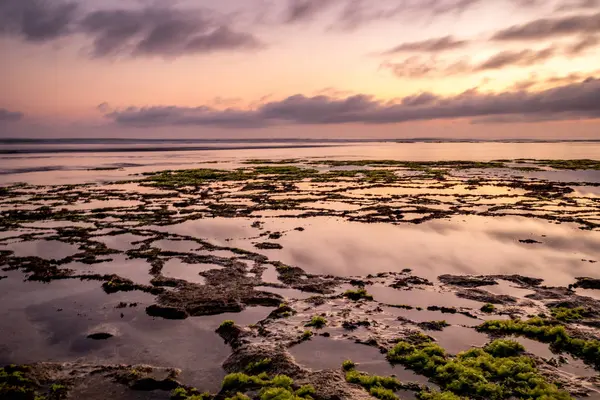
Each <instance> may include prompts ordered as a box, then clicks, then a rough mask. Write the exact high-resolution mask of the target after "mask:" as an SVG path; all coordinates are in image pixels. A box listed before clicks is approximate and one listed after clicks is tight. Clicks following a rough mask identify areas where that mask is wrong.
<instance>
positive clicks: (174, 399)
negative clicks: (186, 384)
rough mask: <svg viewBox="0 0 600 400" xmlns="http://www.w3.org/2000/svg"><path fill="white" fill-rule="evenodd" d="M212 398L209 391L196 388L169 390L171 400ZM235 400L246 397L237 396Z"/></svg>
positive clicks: (205, 399)
mask: <svg viewBox="0 0 600 400" xmlns="http://www.w3.org/2000/svg"><path fill="white" fill-rule="evenodd" d="M212 398H213V396H212V395H211V394H210V393H200V392H198V390H196V389H185V388H182V387H178V388H176V389H174V390H173V391H172V392H171V400H209V399H212ZM234 398H236V397H234ZM237 400H246V399H243V398H237ZM248 400H249V399H248Z"/></svg>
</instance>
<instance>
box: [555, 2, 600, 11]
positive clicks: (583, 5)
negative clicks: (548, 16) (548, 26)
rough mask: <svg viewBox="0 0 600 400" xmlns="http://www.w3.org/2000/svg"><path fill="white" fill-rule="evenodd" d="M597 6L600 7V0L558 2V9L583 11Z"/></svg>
mask: <svg viewBox="0 0 600 400" xmlns="http://www.w3.org/2000/svg"><path fill="white" fill-rule="evenodd" d="M597 8H600V0H567V1H563V2H561V3H560V4H558V6H557V7H556V11H557V12H562V11H582V10H594V9H597Z"/></svg>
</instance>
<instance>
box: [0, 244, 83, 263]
mask: <svg viewBox="0 0 600 400" xmlns="http://www.w3.org/2000/svg"><path fill="white" fill-rule="evenodd" d="M6 249H7V250H12V251H14V252H15V255H16V256H17V257H41V258H45V259H47V260H60V259H63V258H65V257H69V256H73V255H75V254H77V253H79V252H80V250H79V248H78V246H76V245H74V244H70V243H65V242H61V241H59V240H31V241H26V242H13V243H9V244H8V245H7V246H6Z"/></svg>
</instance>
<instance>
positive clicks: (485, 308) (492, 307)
mask: <svg viewBox="0 0 600 400" xmlns="http://www.w3.org/2000/svg"><path fill="white" fill-rule="evenodd" d="M481 311H483V312H484V313H488V314H489V313H493V312H494V311H496V306H495V305H493V304H492V303H487V304H486V305H484V306H483V307H481Z"/></svg>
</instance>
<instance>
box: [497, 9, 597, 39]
mask: <svg viewBox="0 0 600 400" xmlns="http://www.w3.org/2000/svg"><path fill="white" fill-rule="evenodd" d="M598 32H600V13H596V14H590V15H574V16H568V17H562V18H552V19H546V18H543V19H537V20H534V21H531V22H528V23H526V24H523V25H515V26H512V27H510V28H507V29H503V30H501V31H499V32H497V33H496V34H495V35H494V36H493V37H492V40H498V41H506V40H516V41H522V40H542V39H548V38H553V37H557V36H569V35H576V34H593V33H598Z"/></svg>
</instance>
